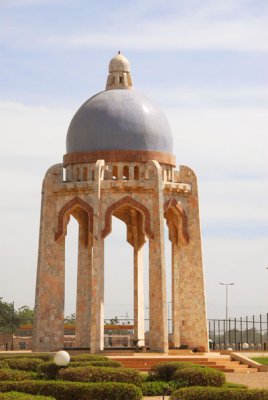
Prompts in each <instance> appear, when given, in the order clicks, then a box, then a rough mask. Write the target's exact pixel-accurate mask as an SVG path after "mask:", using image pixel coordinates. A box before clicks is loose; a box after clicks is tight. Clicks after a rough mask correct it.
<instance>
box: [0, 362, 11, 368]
mask: <svg viewBox="0 0 268 400" xmlns="http://www.w3.org/2000/svg"><path fill="white" fill-rule="evenodd" d="M1 368H5V369H6V368H9V365H8V363H7V362H6V361H0V369H1Z"/></svg>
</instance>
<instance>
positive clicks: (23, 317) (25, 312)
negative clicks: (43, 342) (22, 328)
mask: <svg viewBox="0 0 268 400" xmlns="http://www.w3.org/2000/svg"><path fill="white" fill-rule="evenodd" d="M16 315H17V317H18V318H19V320H20V324H26V323H28V324H32V323H33V318H34V310H33V309H31V308H30V307H28V306H22V307H20V308H19V309H18V311H16Z"/></svg>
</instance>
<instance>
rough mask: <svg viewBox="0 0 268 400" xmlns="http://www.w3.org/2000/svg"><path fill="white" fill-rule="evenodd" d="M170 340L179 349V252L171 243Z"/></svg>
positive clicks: (176, 246) (174, 244)
mask: <svg viewBox="0 0 268 400" xmlns="http://www.w3.org/2000/svg"><path fill="white" fill-rule="evenodd" d="M171 246H172V275H171V276H172V340H173V343H174V347H180V296H179V293H180V288H179V283H180V277H179V269H180V252H179V247H178V244H177V243H176V242H175V241H172V244H171Z"/></svg>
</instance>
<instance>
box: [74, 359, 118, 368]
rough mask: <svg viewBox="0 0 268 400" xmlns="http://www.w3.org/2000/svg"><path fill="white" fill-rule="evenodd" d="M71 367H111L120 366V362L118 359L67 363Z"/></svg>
mask: <svg viewBox="0 0 268 400" xmlns="http://www.w3.org/2000/svg"><path fill="white" fill-rule="evenodd" d="M69 367H71V368H77V367H111V368H119V367H122V364H121V363H120V362H118V361H112V360H111V361H77V362H72V363H70V364H69Z"/></svg>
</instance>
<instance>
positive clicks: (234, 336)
mask: <svg viewBox="0 0 268 400" xmlns="http://www.w3.org/2000/svg"><path fill="white" fill-rule="evenodd" d="M23 322H24V326H21V327H20V328H18V327H15V326H14V325H13V324H10V323H9V324H8V323H7V322H6V321H4V320H1V319H0V349H6V348H8V349H13V347H14V343H13V339H14V337H15V336H14V335H16V336H17V337H24V336H27V337H29V338H30V337H31V335H32V325H31V323H30V321H23ZM113 323H115V325H113V326H111V325H112V324H113ZM133 323H134V321H133V319H131V318H130V319H122V318H120V319H117V320H116V322H115V321H113V320H111V319H110V320H109V319H107V320H105V334H106V337H107V338H106V341H107V343H106V346H110V345H111V343H112V346H115V345H116V343H117V342H118V344H117V345H118V346H127V347H129V346H133V345H135V343H134V342H133V340H134V335H133V334H134V331H133V328H134V327H133ZM109 325H110V326H109ZM168 327H169V329H168V331H169V336H170V340H171V341H172V336H171V332H172V321H171V319H168ZM148 330H149V319H146V320H145V331H146V332H147V333H146V336H145V339H146V340H145V342H146V344H148V343H149V336H148V335H149V333H148ZM208 331H209V339H210V349H211V350H224V349H225V350H227V349H228V348H232V350H243V349H244V350H252V351H253V350H255V351H256V350H259V351H268V313H267V314H260V315H252V316H251V317H249V316H246V317H240V318H230V319H228V320H227V321H226V320H225V319H208ZM74 334H75V326H73V331H72V332H69V331H68V329H67V327H65V335H72V336H74ZM133 343H134V344H133ZM140 344H141V343H140Z"/></svg>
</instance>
